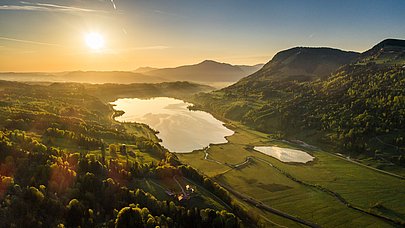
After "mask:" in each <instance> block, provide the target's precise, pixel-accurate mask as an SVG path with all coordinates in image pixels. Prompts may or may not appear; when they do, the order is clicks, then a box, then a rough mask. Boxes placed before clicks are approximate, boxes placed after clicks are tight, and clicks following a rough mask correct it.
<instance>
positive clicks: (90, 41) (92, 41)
mask: <svg viewBox="0 0 405 228" xmlns="http://www.w3.org/2000/svg"><path fill="white" fill-rule="evenodd" d="M85 40H86V44H87V46H88V47H89V48H91V49H92V50H94V51H100V50H101V49H102V48H103V47H104V38H103V36H102V35H100V34H99V33H96V32H91V33H88V34H86V36H85Z"/></svg>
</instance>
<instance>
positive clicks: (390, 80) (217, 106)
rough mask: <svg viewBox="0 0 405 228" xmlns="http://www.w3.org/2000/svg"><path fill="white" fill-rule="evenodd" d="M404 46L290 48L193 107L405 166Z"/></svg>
mask: <svg viewBox="0 0 405 228" xmlns="http://www.w3.org/2000/svg"><path fill="white" fill-rule="evenodd" d="M404 42H405V41H403V40H392V39H388V40H384V41H382V42H381V43H379V44H377V45H375V46H374V47H373V48H371V49H370V50H368V51H366V52H364V53H361V54H357V53H354V52H344V51H340V50H336V49H330V48H301V47H298V48H292V49H289V50H286V51H282V52H280V53H278V54H277V55H275V57H274V58H273V59H272V60H271V61H269V62H268V63H267V64H266V65H265V66H264V67H263V68H262V69H261V70H259V71H258V72H256V73H254V74H252V75H250V76H248V77H246V78H244V79H242V80H240V81H239V82H237V83H235V84H233V85H231V86H229V87H227V88H224V89H221V90H218V91H214V92H211V93H208V94H200V95H197V96H195V97H194V98H193V102H194V103H195V104H196V108H199V109H204V110H209V111H211V112H213V113H215V115H217V116H219V117H224V118H227V119H232V120H236V121H241V122H242V123H244V124H246V125H248V126H250V127H252V128H255V129H257V130H260V131H263V132H267V133H270V134H273V135H274V137H282V138H291V139H300V140H305V141H307V142H310V143H313V144H315V145H318V146H321V147H328V149H330V150H331V151H333V150H335V151H338V152H340V153H347V154H349V155H350V156H363V157H364V156H365V157H375V158H376V157H377V158H378V159H381V160H384V161H390V162H394V163H397V164H400V165H403V166H405V159H404V157H405V149H404V148H405V140H404V139H405V122H404V121H405V111H404V110H405V90H404V88H405V56H404V53H405V46H404ZM329 147H330V148H329ZM382 151H384V153H381V152H382ZM376 154H379V156H376Z"/></svg>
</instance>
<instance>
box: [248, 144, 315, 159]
mask: <svg viewBox="0 0 405 228" xmlns="http://www.w3.org/2000/svg"><path fill="white" fill-rule="evenodd" d="M253 149H254V150H256V151H259V152H261V153H263V154H266V155H269V156H272V157H274V158H276V159H278V160H280V161H282V162H297V163H307V162H309V161H312V160H314V157H312V156H311V155H310V154H308V153H306V152H304V151H301V150H295V149H289V148H282V147H277V146H255V147H254V148H253Z"/></svg>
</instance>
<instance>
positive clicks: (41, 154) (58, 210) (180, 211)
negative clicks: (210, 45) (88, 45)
mask: <svg viewBox="0 0 405 228" xmlns="http://www.w3.org/2000/svg"><path fill="white" fill-rule="evenodd" d="M145 87H146V88H147V89H145ZM151 87H153V88H155V89H150V88H151ZM172 88H173V89H172ZM201 88H205V87H201ZM201 88H200V87H199V86H196V85H194V84H189V83H181V82H179V83H163V84H156V85H147V84H140V85H125V86H123V87H122V88H120V86H118V85H113V84H110V85H83V84H51V85H47V86H44V85H27V84H24V83H16V82H6V81H0V98H1V99H0V100H1V103H0V129H1V130H0V178H1V179H0V227H79V226H80V227H156V226H160V227H240V226H243V223H244V222H247V221H250V220H249V218H248V215H247V212H246V211H244V209H243V208H241V207H240V206H239V205H238V204H237V203H235V202H234V201H233V200H232V199H231V197H230V196H229V193H228V192H227V191H226V190H225V189H223V188H222V187H221V186H219V185H218V184H216V183H215V182H213V181H212V180H210V179H209V178H207V177H205V176H203V175H202V174H200V173H199V172H197V171H196V170H194V169H193V168H191V167H190V166H186V165H183V164H181V163H180V162H179V161H178V159H177V157H176V156H175V155H174V154H172V153H169V152H168V151H167V150H166V149H164V148H163V147H161V146H160V144H159V143H158V140H157V138H153V137H149V135H148V134H147V133H148V132H149V133H150V135H152V136H154V132H153V131H152V130H151V129H149V128H148V127H147V126H145V125H143V124H136V123H128V124H122V123H118V122H115V121H114V120H113V119H112V116H114V115H119V112H118V113H117V112H114V110H113V109H112V107H111V105H109V104H108V103H105V102H102V101H101V99H106V100H108V99H109V98H110V97H111V96H112V95H111V94H112V92H110V91H112V90H114V91H121V93H120V92H116V93H115V96H120V94H121V95H125V94H128V93H131V94H132V95H133V96H135V95H137V96H140V97H147V96H154V95H157V94H158V95H159V94H168V93H171V92H173V91H175V92H173V93H176V95H179V96H180V95H181V96H188V95H189V94H190V93H191V92H192V91H194V92H199V91H201ZM182 89H183V93H181V91H182ZM92 94H93V95H92ZM94 94H103V95H104V96H103V97H96V96H94ZM186 180H187V181H188V182H185V181H186ZM168 181H171V182H175V181H176V182H178V183H180V182H181V183H195V185H196V187H195V188H197V193H190V196H188V195H187V197H189V199H188V200H182V198H180V197H185V195H182V194H178V193H176V192H171V193H170V196H169V195H168V194H166V193H165V192H164V191H163V190H161V191H160V192H161V193H162V194H161V195H160V196H159V197H155V196H154V195H153V194H152V193H150V192H148V188H145V187H144V186H145V185H144V184H142V183H157V184H156V185H158V186H164V184H159V183H165V182H168ZM197 186H198V187H197ZM161 188H163V187H161ZM198 189H200V190H201V191H198ZM204 189H206V191H209V192H210V193H211V194H212V195H213V196H206V195H204V194H203V191H202V190H204ZM167 191H168V190H167ZM167 191H166V192H167ZM193 192H194V190H193ZM210 197H214V198H218V199H221V203H222V204H225V206H221V207H220V206H210V204H209V203H205V202H206V201H204V199H205V198H210ZM211 200H213V199H211ZM193 202H196V203H193ZM199 202H203V203H199ZM221 208H222V209H221ZM224 208H226V209H227V210H225V209H224ZM241 219H242V220H243V221H244V222H242V220H241ZM252 224H254V223H252Z"/></svg>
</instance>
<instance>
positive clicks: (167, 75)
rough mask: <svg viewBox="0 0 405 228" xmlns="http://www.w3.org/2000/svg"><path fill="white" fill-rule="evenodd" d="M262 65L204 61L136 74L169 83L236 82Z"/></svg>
mask: <svg viewBox="0 0 405 228" xmlns="http://www.w3.org/2000/svg"><path fill="white" fill-rule="evenodd" d="M262 66H263V64H257V65H254V66H245V65H230V64H228V63H219V62H216V61H213V60H205V61H203V62H201V63H198V64H194V65H186V66H179V67H175V68H163V69H154V68H149V69H147V68H139V69H138V70H136V72H143V73H144V74H146V75H151V76H154V77H159V78H163V79H166V80H170V81H193V82H202V83H206V82H208V83H212V82H236V81H238V80H239V79H241V78H243V77H245V76H247V75H250V74H252V73H254V72H256V71H258V70H259V69H260V68H261V67H262Z"/></svg>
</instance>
